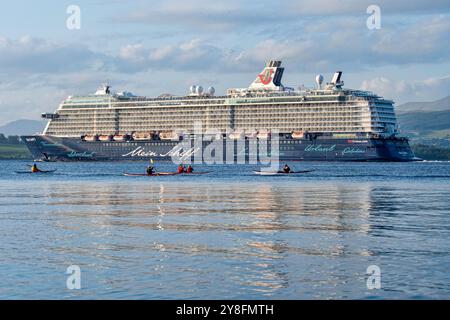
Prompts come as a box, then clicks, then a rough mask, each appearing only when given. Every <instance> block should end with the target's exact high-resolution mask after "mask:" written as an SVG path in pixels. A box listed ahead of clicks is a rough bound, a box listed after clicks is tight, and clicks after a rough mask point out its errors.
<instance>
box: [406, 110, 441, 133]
mask: <svg viewBox="0 0 450 320" xmlns="http://www.w3.org/2000/svg"><path fill="white" fill-rule="evenodd" d="M398 120H399V123H400V129H401V130H402V131H404V132H409V133H425V132H433V131H441V130H450V110H445V111H432V112H408V113H402V114H399V115H398Z"/></svg>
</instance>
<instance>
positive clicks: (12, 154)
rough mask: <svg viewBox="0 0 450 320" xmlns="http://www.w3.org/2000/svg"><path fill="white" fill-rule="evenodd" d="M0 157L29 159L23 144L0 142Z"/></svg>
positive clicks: (28, 153) (29, 155) (29, 156)
mask: <svg viewBox="0 0 450 320" xmlns="http://www.w3.org/2000/svg"><path fill="white" fill-rule="evenodd" d="M0 159H31V154H30V152H29V151H28V149H27V147H26V146H25V144H23V143H21V144H0Z"/></svg>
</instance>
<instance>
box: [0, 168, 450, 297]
mask: <svg viewBox="0 0 450 320" xmlns="http://www.w3.org/2000/svg"><path fill="white" fill-rule="evenodd" d="M0 165H1V166H0V298H8V299H14V298H27V299H28V298H30V299H37V298H44V299H60V298H75V299H85V298H96V299H106V298H113V299H125V298H131V299H312V298H323V299H333V298H344V299H355V298H357V299H359V298H362V299H374V298H375V299H377V298H408V299H411V298H417V299H421V298H422V299H423V298H446V299H448V298H450V271H449V270H448V266H449V265H450V183H449V182H450V163H439V162H437V163H426V162H423V163H318V162H308V163H296V164H293V166H294V167H295V168H297V169H314V170H315V171H313V172H311V173H308V174H305V175H300V176H281V177H280V176H274V177H262V176H255V175H253V174H252V173H251V170H252V169H258V167H255V166H244V165H242V166H214V167H211V166H208V167H206V166H205V167H198V168H197V170H202V171H203V170H207V171H211V172H210V173H209V174H206V175H198V176H166V177H125V176H122V175H121V173H122V172H124V171H128V172H140V171H142V170H143V169H144V168H145V165H146V164H145V163H126V162H124V163H44V164H41V166H42V167H43V168H57V169H58V171H57V172H56V173H55V174H46V175H31V174H17V173H15V171H17V170H23V169H25V170H26V162H21V161H1V162H0ZM158 169H160V170H161V171H173V170H174V166H173V165H172V164H170V163H164V164H160V165H158ZM70 265H78V266H79V267H80V269H81V286H82V288H81V289H80V290H68V289H67V288H66V279H67V276H68V275H66V274H65V272H66V268H67V267H68V266H70ZM370 265H377V266H379V268H380V270H381V289H379V290H377V289H374V290H369V289H368V288H367V285H366V280H367V277H368V275H367V274H366V270H367V267H368V266H370Z"/></svg>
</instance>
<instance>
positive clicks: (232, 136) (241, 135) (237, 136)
mask: <svg viewBox="0 0 450 320" xmlns="http://www.w3.org/2000/svg"><path fill="white" fill-rule="evenodd" d="M228 137H229V138H230V139H231V140H239V139H242V138H244V133H243V132H242V131H235V132H233V133H230V135H229V136H228Z"/></svg>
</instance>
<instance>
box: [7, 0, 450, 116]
mask: <svg viewBox="0 0 450 320" xmlns="http://www.w3.org/2000/svg"><path fill="white" fill-rule="evenodd" d="M74 5H75V6H76V7H77V8H79V13H80V14H79V15H76V16H74V11H72V10H69V11H68V9H71V7H73V6H74ZM370 5H377V6H378V8H379V12H380V15H379V19H378V16H377V17H375V20H374V17H373V14H374V13H373V11H372V10H370V11H369V13H368V12H367V9H368V7H369V6H370ZM75 13H76V12H75ZM68 20H69V27H68ZM368 20H369V22H372V21H376V22H379V28H373V26H374V24H371V23H369V26H368ZM70 22H72V23H70ZM78 22H79V24H77V23H78ZM74 26H75V27H76V28H74ZM78 26H79V28H78ZM449 39H450V1H449V0H428V1H423V0H421V1H419V0H378V1H375V0H370V1H366V0H347V1H345V0H283V1H278V0H270V1H269V0H257V1H255V0H247V1H242V0H240V1H238V0H227V1H222V0H217V1H208V0H165V1H159V2H153V1H140V0H127V1H118V0H111V1H106V0H96V1H87V0H71V1H61V0H58V1H57V0H40V1H21V0H16V1H2V4H1V11H0V125H1V124H4V123H7V122H9V121H12V120H17V119H39V115H40V114H41V113H42V112H52V111H54V110H56V108H57V107H58V104H59V103H60V102H61V101H62V100H63V99H64V98H65V97H67V96H69V95H76V94H89V93H93V92H95V90H96V88H97V87H98V86H99V85H100V84H102V83H104V82H106V81H108V82H109V83H110V84H111V85H112V88H113V90H116V91H125V90H126V91H131V92H133V93H134V94H138V95H147V96H157V95H160V94H162V93H172V94H176V95H184V94H186V93H187V92H188V90H189V87H190V85H192V84H197V85H202V86H203V87H204V88H206V87H209V86H214V87H215V88H216V92H217V93H218V94H224V93H225V92H226V89H227V88H234V87H238V88H241V87H247V86H248V85H249V84H250V83H251V82H252V81H253V80H254V79H255V77H256V75H257V74H258V73H259V72H260V71H261V70H262V68H263V67H264V65H265V62H266V61H267V60H269V59H277V60H282V61H283V66H284V67H285V72H284V77H283V84H284V85H285V86H290V87H294V88H296V87H299V86H301V85H305V86H307V87H313V86H314V78H315V76H316V75H317V74H323V75H324V77H325V81H330V80H331V77H332V74H333V73H334V72H335V71H337V70H341V71H343V72H344V74H343V80H344V82H345V87H348V88H354V89H364V90H371V91H374V92H376V93H378V94H379V95H382V96H384V97H386V98H389V99H393V100H394V101H395V102H396V103H397V104H400V103H404V102H408V101H432V100H437V99H439V98H442V97H445V96H447V95H450V54H449V52H450V42H449Z"/></svg>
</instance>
